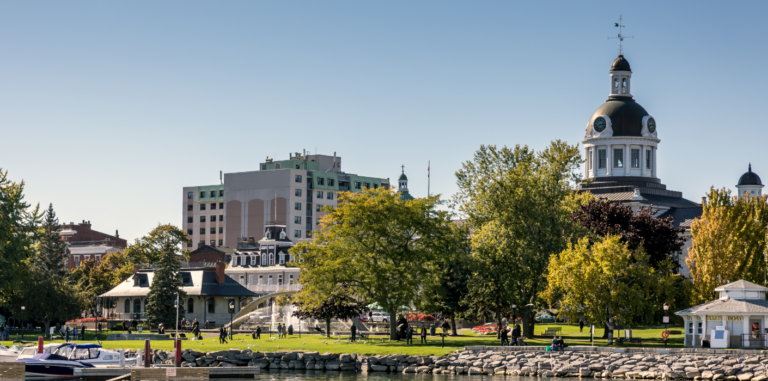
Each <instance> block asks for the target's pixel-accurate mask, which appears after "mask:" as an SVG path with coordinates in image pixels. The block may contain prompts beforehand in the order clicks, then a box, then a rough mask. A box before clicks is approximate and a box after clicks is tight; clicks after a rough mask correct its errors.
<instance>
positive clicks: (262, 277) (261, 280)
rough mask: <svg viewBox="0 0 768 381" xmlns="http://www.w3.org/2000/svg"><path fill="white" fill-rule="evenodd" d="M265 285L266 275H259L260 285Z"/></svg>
mask: <svg viewBox="0 0 768 381" xmlns="http://www.w3.org/2000/svg"><path fill="white" fill-rule="evenodd" d="M262 284H264V275H259V285H262Z"/></svg>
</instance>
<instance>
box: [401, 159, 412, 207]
mask: <svg viewBox="0 0 768 381" xmlns="http://www.w3.org/2000/svg"><path fill="white" fill-rule="evenodd" d="M401 169H402V173H401V174H400V178H398V179H397V191H398V192H399V193H400V200H403V201H404V200H413V196H411V194H410V193H408V176H406V175H405V165H403V166H401Z"/></svg>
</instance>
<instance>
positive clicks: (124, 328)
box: [123, 320, 126, 331]
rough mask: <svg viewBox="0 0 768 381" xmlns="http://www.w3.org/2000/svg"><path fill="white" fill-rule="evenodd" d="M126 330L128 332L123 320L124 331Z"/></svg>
mask: <svg viewBox="0 0 768 381" xmlns="http://www.w3.org/2000/svg"><path fill="white" fill-rule="evenodd" d="M125 330H126V327H125V320H123V331H125Z"/></svg>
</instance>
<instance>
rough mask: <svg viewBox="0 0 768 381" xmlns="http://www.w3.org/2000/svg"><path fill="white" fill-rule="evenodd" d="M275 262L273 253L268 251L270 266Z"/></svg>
mask: <svg viewBox="0 0 768 381" xmlns="http://www.w3.org/2000/svg"><path fill="white" fill-rule="evenodd" d="M274 264H275V255H274V254H272V253H270V254H269V265H270V266H272V265H274Z"/></svg>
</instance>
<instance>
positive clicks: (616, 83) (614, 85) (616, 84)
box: [613, 78, 619, 93]
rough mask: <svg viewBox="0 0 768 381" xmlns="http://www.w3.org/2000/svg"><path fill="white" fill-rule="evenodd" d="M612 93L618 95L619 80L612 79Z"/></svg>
mask: <svg viewBox="0 0 768 381" xmlns="http://www.w3.org/2000/svg"><path fill="white" fill-rule="evenodd" d="M613 92H614V93H618V92H619V79H618V78H614V79H613Z"/></svg>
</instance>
